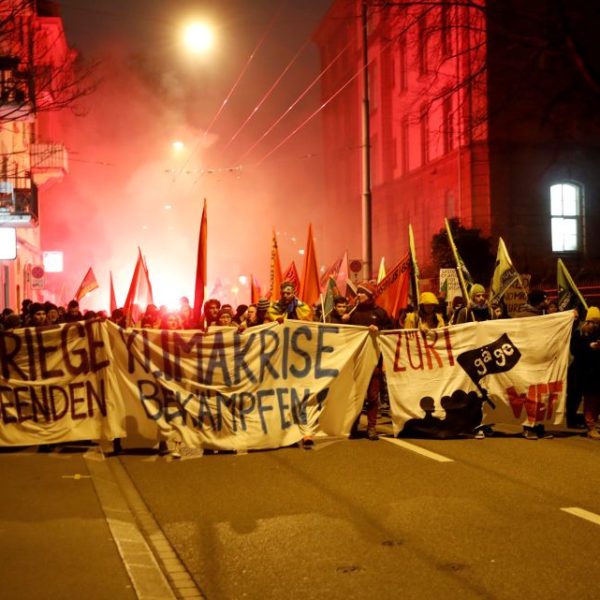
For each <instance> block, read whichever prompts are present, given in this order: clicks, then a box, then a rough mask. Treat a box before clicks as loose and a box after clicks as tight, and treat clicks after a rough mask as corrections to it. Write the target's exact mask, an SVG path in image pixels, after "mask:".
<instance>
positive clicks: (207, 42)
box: [183, 22, 215, 54]
mask: <svg viewBox="0 0 600 600" xmlns="http://www.w3.org/2000/svg"><path fill="white" fill-rule="evenodd" d="M183 41H184V44H185V46H186V48H187V49H188V50H189V51H190V52H192V53H193V54H204V53H206V52H207V51H208V50H211V49H212V48H213V46H214V42H215V37H214V34H213V29H212V27H210V25H208V24H207V23H200V22H193V23H189V24H188V25H186V27H185V29H184V32H183Z"/></svg>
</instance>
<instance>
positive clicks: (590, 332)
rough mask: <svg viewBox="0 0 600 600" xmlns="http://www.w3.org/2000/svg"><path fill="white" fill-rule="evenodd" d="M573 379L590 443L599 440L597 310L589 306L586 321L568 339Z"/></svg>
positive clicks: (599, 331)
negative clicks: (578, 392)
mask: <svg viewBox="0 0 600 600" xmlns="http://www.w3.org/2000/svg"><path fill="white" fill-rule="evenodd" d="M571 353H572V354H573V357H574V359H575V360H574V362H573V364H574V367H575V373H576V375H575V376H576V379H577V382H578V384H579V386H580V390H581V393H582V395H583V419H584V421H585V427H586V429H587V437H588V439H590V440H600V432H599V431H598V417H599V416H600V377H598V368H599V367H600V308H598V307H597V306H590V307H589V308H588V310H587V314H586V316H585V321H584V322H583V323H582V324H581V326H580V327H578V328H575V330H574V331H573V335H572V336H571Z"/></svg>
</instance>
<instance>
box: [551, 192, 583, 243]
mask: <svg viewBox="0 0 600 600" xmlns="http://www.w3.org/2000/svg"><path fill="white" fill-rule="evenodd" d="M550 217H551V227H552V251H553V252H578V251H579V250H581V233H580V232H581V188H580V187H579V186H577V185H573V184H572V183H557V184H556V185H553V186H551V188H550Z"/></svg>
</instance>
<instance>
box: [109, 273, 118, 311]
mask: <svg viewBox="0 0 600 600" xmlns="http://www.w3.org/2000/svg"><path fill="white" fill-rule="evenodd" d="M116 309H117V297H116V296H115V285H114V283H113V276H112V271H110V314H111V315H112V313H113V311H114V310H116Z"/></svg>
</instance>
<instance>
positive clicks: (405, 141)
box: [400, 116, 410, 174]
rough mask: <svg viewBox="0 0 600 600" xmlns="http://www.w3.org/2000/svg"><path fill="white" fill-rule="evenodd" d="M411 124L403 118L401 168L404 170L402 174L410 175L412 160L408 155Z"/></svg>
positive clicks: (401, 125) (406, 118) (405, 117)
mask: <svg viewBox="0 0 600 600" xmlns="http://www.w3.org/2000/svg"><path fill="white" fill-rule="evenodd" d="M409 134H410V130H409V123H408V117H407V116H404V117H402V121H401V123H400V160H401V163H400V167H401V169H402V174H406V173H408V170H409V168H410V158H409V154H408V150H409V138H408V136H409Z"/></svg>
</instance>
